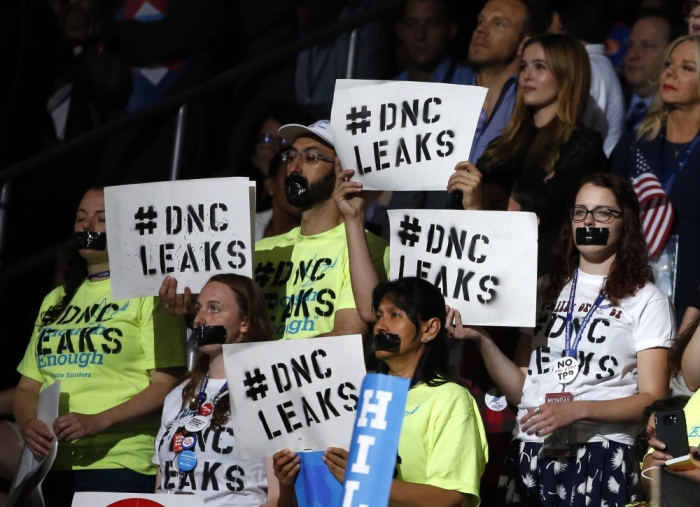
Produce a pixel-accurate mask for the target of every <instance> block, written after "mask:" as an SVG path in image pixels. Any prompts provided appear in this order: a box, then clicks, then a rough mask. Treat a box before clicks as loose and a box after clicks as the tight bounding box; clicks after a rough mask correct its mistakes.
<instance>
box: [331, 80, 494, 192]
mask: <svg viewBox="0 0 700 507" xmlns="http://www.w3.org/2000/svg"><path fill="white" fill-rule="evenodd" d="M486 91H487V90H486V88H482V87H479V86H465V85H452V84H442V83H416V82H410V81H391V82H385V83H376V82H374V83H373V82H366V81H357V82H353V81H352V80H341V79H339V80H337V81H336V88H335V95H334V98H333V110H332V112H331V130H332V131H333V140H334V144H335V149H336V151H337V153H338V157H339V158H340V162H341V164H342V166H343V168H346V169H355V170H356V173H355V176H354V177H353V179H354V180H356V181H361V182H362V183H363V184H364V188H365V189H366V190H445V189H446V187H447V180H448V179H449V177H450V175H451V174H452V173H453V171H454V167H455V166H456V165H457V163H458V162H461V161H464V160H468V159H469V153H470V151H471V145H472V141H473V139H474V133H475V132H476V126H477V123H478V121H479V115H480V113H481V109H482V106H483V104H484V99H485V98H486Z"/></svg>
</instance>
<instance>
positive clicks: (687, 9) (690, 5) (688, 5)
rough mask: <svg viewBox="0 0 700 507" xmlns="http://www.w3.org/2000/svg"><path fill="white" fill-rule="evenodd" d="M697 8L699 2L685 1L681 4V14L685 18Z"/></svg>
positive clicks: (698, 0)
mask: <svg viewBox="0 0 700 507" xmlns="http://www.w3.org/2000/svg"><path fill="white" fill-rule="evenodd" d="M698 7H700V0H687V1H686V2H683V12H684V13H685V15H686V16H687V15H688V14H690V13H691V12H693V11H694V10H695V9H697V8H698Z"/></svg>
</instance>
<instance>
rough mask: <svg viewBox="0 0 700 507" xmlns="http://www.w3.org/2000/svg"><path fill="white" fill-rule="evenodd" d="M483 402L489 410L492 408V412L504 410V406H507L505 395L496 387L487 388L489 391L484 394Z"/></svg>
mask: <svg viewBox="0 0 700 507" xmlns="http://www.w3.org/2000/svg"><path fill="white" fill-rule="evenodd" d="M484 402H485V403H486V406H487V407H488V408H489V410H493V411H494V412H500V411H501V410H505V408H506V407H507V406H508V402H507V401H506V397H505V396H504V395H503V393H502V392H501V391H500V390H499V389H498V388H497V387H494V388H493V389H489V391H488V392H487V393H485V394H484Z"/></svg>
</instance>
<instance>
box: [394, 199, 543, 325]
mask: <svg viewBox="0 0 700 507" xmlns="http://www.w3.org/2000/svg"><path fill="white" fill-rule="evenodd" d="M389 220H390V224H391V241H390V244H391V278H392V279H394V278H403V277H406V276H417V277H419V278H425V279H426V280H428V281H429V282H431V283H433V284H434V285H435V286H436V287H438V288H439V289H440V290H441V291H442V295H443V296H444V297H445V302H446V303H447V304H448V305H449V306H451V307H453V308H456V309H457V310H459V312H460V314H461V316H462V323H463V324H471V325H483V326H489V325H491V326H523V327H532V326H534V325H535V304H536V298H537V218H536V216H535V215H534V213H525V212H514V211H463V210H462V211H457V210H391V211H389Z"/></svg>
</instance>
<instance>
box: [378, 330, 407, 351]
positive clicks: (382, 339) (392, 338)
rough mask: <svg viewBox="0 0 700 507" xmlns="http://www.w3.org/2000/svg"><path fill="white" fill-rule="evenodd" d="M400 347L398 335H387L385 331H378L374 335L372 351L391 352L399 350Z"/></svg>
mask: <svg viewBox="0 0 700 507" xmlns="http://www.w3.org/2000/svg"><path fill="white" fill-rule="evenodd" d="M400 346H401V338H399V335H397V334H392V333H387V332H385V331H380V332H379V333H377V334H375V335H374V349H375V350H388V351H389V352H393V351H395V350H399V347H400Z"/></svg>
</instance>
